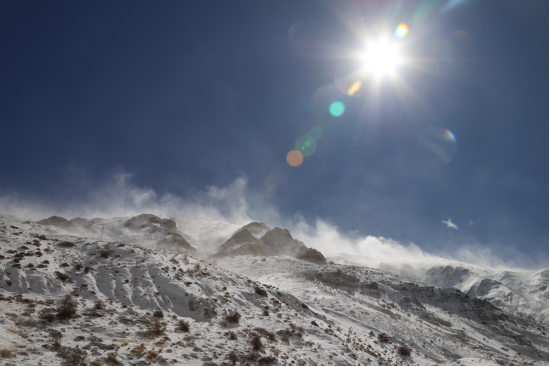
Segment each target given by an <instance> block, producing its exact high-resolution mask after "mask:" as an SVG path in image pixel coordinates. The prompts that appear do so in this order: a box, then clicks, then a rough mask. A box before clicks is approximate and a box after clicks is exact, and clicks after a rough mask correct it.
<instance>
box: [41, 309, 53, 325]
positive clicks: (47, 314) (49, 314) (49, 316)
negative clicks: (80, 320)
mask: <svg viewBox="0 0 550 367" xmlns="http://www.w3.org/2000/svg"><path fill="white" fill-rule="evenodd" d="M53 312H54V310H52V309H50V308H45V309H42V310H40V312H39V316H38V317H39V318H40V319H42V320H44V321H47V322H53V320H54V319H55V315H54V314H53Z"/></svg>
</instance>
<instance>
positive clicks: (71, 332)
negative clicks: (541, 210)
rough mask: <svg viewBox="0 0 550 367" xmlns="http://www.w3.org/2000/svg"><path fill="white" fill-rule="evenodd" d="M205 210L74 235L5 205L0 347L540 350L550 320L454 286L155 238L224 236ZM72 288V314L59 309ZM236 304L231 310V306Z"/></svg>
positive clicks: (429, 357)
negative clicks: (10, 214) (57, 339)
mask: <svg viewBox="0 0 550 367" xmlns="http://www.w3.org/2000/svg"><path fill="white" fill-rule="evenodd" d="M210 222H212V221H207V220H200V219H192V220H188V219H187V220H183V221H182V223H181V227H180V222H179V220H178V219H175V218H164V219H163V218H158V217H154V216H150V215H143V216H136V217H132V218H129V217H128V218H114V219H108V220H105V219H99V218H98V219H92V220H88V219H73V220H71V223H73V224H74V225H75V226H76V227H77V228H78V230H79V231H80V232H81V233H83V234H82V235H78V236H76V235H69V234H68V233H67V229H66V228H59V227H56V226H54V225H42V224H38V223H34V222H22V221H14V220H11V219H10V218H6V217H4V218H0V255H2V256H1V257H0V287H1V293H0V294H1V297H0V305H1V306H2V307H1V309H0V355H1V356H2V357H3V358H5V359H8V360H7V361H5V362H9V363H11V364H15V365H38V364H42V365H52V364H55V365H59V364H61V363H63V362H65V363H69V362H67V360H68V359H69V360H70V357H71V356H73V357H74V356H78V355H79V354H80V353H86V355H85V356H84V357H85V358H86V359H87V363H90V364H91V363H102V364H111V365H113V364H116V363H119V364H120V363H122V364H125V365H129V364H134V363H136V364H138V365H145V364H154V365H158V364H163V365H198V364H204V365H215V364H225V365H228V364H232V363H234V362H236V363H237V364H240V365H246V364H251V365H273V364H278V365H280V364H285V365H290V364H292V365H315V364H317V365H335V364H336V365H358V364H362V365H364V364H369V365H388V364H389V365H435V364H446V365H466V364H475V365H480V364H490V365H495V364H521V365H525V364H535V365H542V364H544V365H546V364H547V363H548V336H547V332H548V325H547V324H542V323H539V322H536V321H534V320H531V319H528V318H523V317H521V316H518V315H514V314H510V313H508V312H506V310H501V309H498V308H497V307H495V306H493V305H492V304H491V303H489V302H487V301H485V300H481V299H478V298H475V297H469V296H468V295H466V294H464V293H462V292H460V291H458V290H455V289H452V288H440V287H434V286H431V285H428V284H425V283H421V282H417V281H410V280H407V279H404V278H402V277H400V276H396V275H392V274H390V273H388V272H385V271H381V270H376V269H370V268H366V267H358V266H350V265H337V264H325V265H318V264H313V263H309V262H306V261H301V260H298V259H295V258H291V257H286V256H282V255H278V256H266V257H258V256H256V257H254V256H236V257H223V258H218V259H215V260H208V258H207V257H206V256H203V253H207V252H206V251H204V248H203V249H202V250H201V249H199V250H198V251H193V249H192V248H188V247H185V246H183V245H175V246H171V247H170V246H166V245H164V244H163V242H162V241H163V240H164V239H165V238H166V236H173V235H175V234H177V235H179V236H181V237H182V238H183V239H185V241H187V242H189V244H191V245H192V246H193V247H195V246H196V247H197V248H199V247H200V246H201V245H204V244H205V243H210V246H211V247H212V248H214V249H218V248H219V244H218V245H215V244H216V243H217V241H218V240H216V238H218V239H221V238H223V241H221V243H224V242H225V241H227V240H228V239H229V238H230V237H231V236H233V235H234V234H235V232H237V231H238V230H239V229H240V228H241V227H240V226H237V225H233V224H231V223H228V222H221V223H220V222H219V223H218V224H216V223H210ZM193 223H196V224H197V227H198V228H195V227H193ZM174 224H175V228H174ZM185 225H186V226H187V227H185ZM101 230H103V231H104V233H103V241H100V240H99V238H100V236H101ZM209 231H210V232H212V233H211V234H207V233H208V232H209ZM267 232H268V231H266V232H265V233H263V234H261V232H259V233H260V235H261V236H260V239H261V238H263V237H264V236H265V235H266V233H267ZM184 234H185V235H186V236H187V237H184ZM224 236H225V238H224ZM192 237H193V238H195V239H196V240H197V242H194V243H192V242H191V241H190V240H189V239H190V238H192ZM252 237H254V238H255V239H258V238H257V237H255V236H252ZM283 237H284V236H283ZM281 238H282V237H281ZM279 239H280V238H279ZM221 243H220V244H221ZM275 245H281V244H279V243H278V242H277V241H275ZM282 246H283V247H285V246H286V242H285V243H284V244H282ZM204 247H208V246H204ZM67 294H71V295H73V297H75V299H76V300H77V302H76V305H77V313H76V317H73V318H60V317H59V316H55V314H56V313H57V312H58V311H59V310H58V309H57V308H58V307H59V302H60V300H61V299H62V298H63V297H65V296H66V295H67ZM97 301H103V303H104V304H105V307H103V308H101V307H99V309H98V307H97ZM159 310H162V315H161V314H160V313H158V311H159ZM234 311H236V312H238V313H239V314H240V315H242V316H241V318H240V320H239V322H238V323H232V322H229V321H230V320H231V319H230V318H229V319H226V317H225V316H226V315H230V314H231V313H232V312H234ZM154 315H156V316H158V317H155V316H154ZM160 316H162V317H160ZM156 321H159V322H161V323H156ZM162 322H164V323H166V324H165V325H164V326H163V325H162ZM180 322H188V323H189V328H190V331H189V332H185V331H182V330H181V328H179V326H180V325H181V324H180ZM155 327H156V329H155ZM163 328H166V329H165V330H162V329H163ZM52 330H55V331H58V332H61V333H62V335H63V337H62V340H61V343H60V345H61V346H59V345H57V346H56V345H55V344H54V343H53V341H52V340H50V338H49V335H50V334H51V333H52ZM155 330H156V331H159V333H158V335H156V334H154V333H153V332H152V331H155ZM141 345H142V346H141ZM10 354H13V355H14V357H13V359H11V360H9V358H10ZM73 363H74V362H73Z"/></svg>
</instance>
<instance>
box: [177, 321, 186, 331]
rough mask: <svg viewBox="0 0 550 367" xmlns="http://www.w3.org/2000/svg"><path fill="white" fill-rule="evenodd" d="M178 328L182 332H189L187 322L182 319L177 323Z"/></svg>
mask: <svg viewBox="0 0 550 367" xmlns="http://www.w3.org/2000/svg"><path fill="white" fill-rule="evenodd" d="M178 330H181V331H183V332H184V333H188V332H189V322H187V321H184V320H180V322H179V323H178Z"/></svg>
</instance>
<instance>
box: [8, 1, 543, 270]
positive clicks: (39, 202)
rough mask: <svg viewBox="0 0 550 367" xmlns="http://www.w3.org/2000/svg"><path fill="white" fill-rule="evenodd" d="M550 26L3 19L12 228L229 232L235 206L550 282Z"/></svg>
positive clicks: (24, 14) (520, 20)
mask: <svg viewBox="0 0 550 367" xmlns="http://www.w3.org/2000/svg"><path fill="white" fill-rule="evenodd" d="M548 13H549V9H548V3H547V2H544V1H526V0H521V1H502V0H499V1H491V0H487V1H482V2H476V1H471V0H462V1H460V0H458V1H457V0H449V1H432V0H424V1H412V0H407V1H360V0H350V1H338V2H335V1H298V0H292V1H282V0H277V1H264V0H262V1H185V2H180V1H163V2H146V1H118V2H91V1H84V2H74V1H58V2H55V3H45V2H40V1H18V2H2V3H0V18H1V19H0V20H1V21H0V28H1V29H0V34H1V36H0V47H1V48H2V50H3V55H4V56H3V57H2V58H0V78H1V79H0V80H1V83H0V95H1V100H2V104H1V105H2V108H0V121H1V126H2V134H0V155H1V156H2V165H1V169H0V211H1V212H2V213H5V214H12V213H16V214H17V213H18V214H21V213H23V214H24V215H26V217H28V218H30V219H41V218H43V217H44V216H46V215H48V216H49V215H53V214H58V215H74V216H78V215H80V216H85V215H92V214H95V213H102V214H104V215H124V214H125V210H126V211H128V212H130V211H131V212H135V211H136V210H137V211H139V209H144V210H145V209H151V208H152V206H151V205H149V204H150V203H151V202H152V201H153V202H155V203H156V204H155V206H154V207H153V209H156V210H158V212H159V213H161V212H162V213H165V214H170V213H172V214H173V213H174V212H178V213H185V214H189V215H192V214H193V213H192V210H190V209H189V208H191V209H193V208H195V209H197V215H208V214H209V213H210V214H212V213H213V212H212V211H210V212H208V211H201V210H199V209H198V208H200V207H201V206H200V203H201V200H205V199H204V198H205V197H206V198H210V199H211V198H212V197H216V195H218V196H220V195H221V196H224V197H225V196H227V195H233V194H234V195H235V198H234V199H230V200H229V201H227V200H225V199H224V200H225V201H224V203H221V202H220V204H219V205H221V206H223V205H226V206H228V207H230V208H233V209H231V210H233V211H234V208H235V207H238V208H239V210H240V212H239V213H240V214H241V217H246V218H251V219H254V220H258V221H263V222H265V223H267V224H268V225H270V226H275V225H283V224H285V225H287V226H290V224H291V223H292V222H293V221H294V222H295V223H296V224H297V223H301V225H303V224H304V223H307V225H309V226H315V225H316V224H315V223H323V225H327V226H329V227H330V228H334V229H336V230H337V231H338V232H339V233H341V234H343V235H345V236H347V237H357V238H359V237H365V236H374V237H384V238H386V239H388V240H391V241H395V242H396V243H400V244H403V245H409V244H411V243H414V245H415V246H418V248H420V249H422V250H424V251H427V252H429V253H433V254H445V253H453V252H455V253H456V252H459V251H464V249H479V253H481V254H482V253H487V251H488V252H490V253H492V254H496V255H498V256H499V257H500V258H502V260H503V261H505V262H514V261H516V262H517V263H518V264H519V265H521V266H524V267H531V268H536V267H543V266H544V267H547V266H548V243H549V242H548V241H549V238H548V233H549V232H548V231H549V228H548V223H549V217H548V204H547V203H548V202H549V197H548V175H549V172H548V167H549V162H548V156H549V154H548V153H549V149H548V141H549V136H548V100H549V96H548V90H549V88H548V80H549V75H548V70H549V69H548V54H549V53H548V44H549V42H548V29H549V24H548ZM129 194H131V195H130V197H131V200H130V201H131V202H129V201H128V200H126V199H124V198H126V196H125V195H129ZM121 198H122V199H121ZM140 203H147V205H145V206H140ZM189 203H193V205H190V204H189ZM168 204H169V205H168ZM167 205H168V206H169V207H170V210H172V212H170V210H163V206H167ZM178 205H179V206H180V208H177V206H178ZM115 206H117V207H116V208H115ZM181 206H187V207H188V208H187V209H185V210H183V209H181ZM21 208H27V209H26V210H23V211H22V210H21ZM33 208H34V209H35V210H34V212H33ZM90 208H93V209H94V210H95V211H93V210H91V209H90ZM219 209H220V213H224V210H225V209H224V208H223V207H222V208H219ZM178 210H179V211H178ZM227 210H230V209H227ZM10 212H12V213H10ZM289 223H290V224H289ZM312 228H313V227H312ZM307 245H308V246H311V247H315V244H307ZM335 246H337V244H335ZM518 259H519V260H518Z"/></svg>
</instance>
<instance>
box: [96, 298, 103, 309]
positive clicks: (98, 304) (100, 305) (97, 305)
mask: <svg viewBox="0 0 550 367" xmlns="http://www.w3.org/2000/svg"><path fill="white" fill-rule="evenodd" d="M104 309H105V303H103V301H102V300H100V299H98V300H97V301H95V302H94V310H104Z"/></svg>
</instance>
